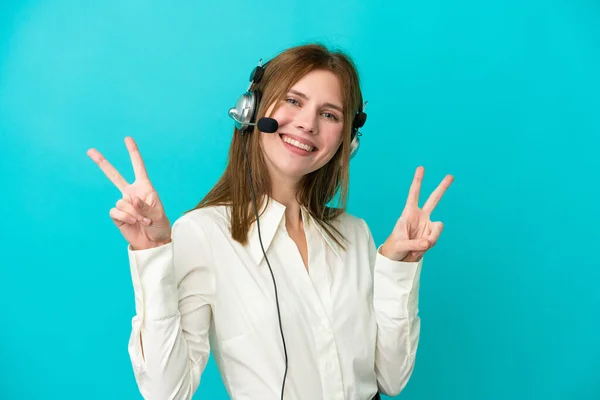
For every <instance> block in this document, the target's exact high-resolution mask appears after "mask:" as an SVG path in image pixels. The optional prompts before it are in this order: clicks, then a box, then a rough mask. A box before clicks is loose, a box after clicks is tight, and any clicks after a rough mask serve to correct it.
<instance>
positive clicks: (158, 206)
mask: <svg viewBox="0 0 600 400" xmlns="http://www.w3.org/2000/svg"><path fill="white" fill-rule="evenodd" d="M125 145H126V146H127V150H128V151H129V155H130V157H131V163H132V165H133V171H134V173H135V182H133V183H132V184H129V183H127V181H126V180H125V179H124V178H123V176H121V174H119V172H118V171H117V170H116V169H115V167H113V166H112V165H111V164H110V163H109V162H108V161H107V160H106V158H104V157H103V156H102V154H100V152H98V151H97V150H96V149H89V150H88V152H87V154H88V156H89V157H90V158H91V159H92V160H94V162H95V163H96V164H98V166H99V167H100V169H101V170H102V171H103V172H104V174H105V175H106V176H107V177H108V179H110V181H111V182H112V183H113V184H114V185H115V186H116V187H117V188H118V189H119V190H120V191H121V194H122V198H121V199H120V200H118V201H117V203H116V204H115V207H113V208H112V209H111V210H110V213H109V214H110V217H111V218H112V220H113V222H114V223H115V225H117V227H118V228H119V230H120V231H121V234H122V235H123V237H124V238H125V240H126V241H127V242H128V243H129V244H130V245H131V247H132V249H133V250H144V249H149V248H152V247H158V246H162V245H164V244H167V243H169V242H170V241H171V224H170V223H169V219H168V218H167V215H166V214H165V210H164V208H163V205H162V203H161V201H160V198H159V197H158V193H156V190H155V189H154V187H153V186H152V183H151V182H150V179H149V178H148V174H147V172H146V168H145V167H144V161H143V160H142V156H141V154H140V152H139V150H138V147H137V145H136V144H135V142H134V140H133V138H131V137H127V138H125Z"/></svg>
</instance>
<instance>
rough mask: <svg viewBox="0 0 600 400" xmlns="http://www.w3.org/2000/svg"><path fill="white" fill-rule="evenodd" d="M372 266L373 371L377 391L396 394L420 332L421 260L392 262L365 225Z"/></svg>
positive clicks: (410, 365) (407, 375)
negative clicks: (374, 349)
mask: <svg viewBox="0 0 600 400" xmlns="http://www.w3.org/2000/svg"><path fill="white" fill-rule="evenodd" d="M365 228H366V230H367V234H368V238H369V239H368V240H369V258H370V262H371V267H372V269H373V308H374V312H375V319H376V321H377V343H376V351H375V372H376V374H377V385H378V387H379V390H380V391H381V392H382V393H383V394H386V395H389V396H396V395H398V394H399V393H400V392H401V391H402V389H403V388H404V387H405V386H406V384H407V382H408V380H409V378H410V376H411V374H412V371H413V369H414V365H415V356H416V352H417V345H418V342H419V334H420V326H421V325H420V318H419V316H418V298H419V282H420V281H419V279H420V273H421V266H422V260H423V259H421V260H420V261H418V262H401V261H394V260H390V259H388V258H386V257H384V256H383V255H382V254H381V252H380V249H381V246H380V247H379V248H376V247H375V243H374V240H373V236H372V234H371V231H370V230H369V228H368V226H366V223H365Z"/></svg>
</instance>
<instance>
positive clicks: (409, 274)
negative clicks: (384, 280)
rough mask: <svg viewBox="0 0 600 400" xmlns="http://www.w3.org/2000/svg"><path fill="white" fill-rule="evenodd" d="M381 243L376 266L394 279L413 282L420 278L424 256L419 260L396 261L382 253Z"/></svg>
mask: <svg viewBox="0 0 600 400" xmlns="http://www.w3.org/2000/svg"><path fill="white" fill-rule="evenodd" d="M382 246H383V245H380V246H379V247H378V248H377V256H376V258H375V266H376V267H377V269H378V270H379V271H382V272H385V273H386V274H391V276H392V277H393V278H394V280H396V281H398V282H400V281H408V282H413V281H415V280H418V279H419V277H420V273H421V264H422V263H423V257H421V259H420V260H419V261H396V260H392V259H389V258H387V257H386V256H384V255H383V254H381V247H382Z"/></svg>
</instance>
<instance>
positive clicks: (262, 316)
mask: <svg viewBox="0 0 600 400" xmlns="http://www.w3.org/2000/svg"><path fill="white" fill-rule="evenodd" d="M362 101H363V100H362V94H361V91H360V85H359V79H358V75H357V73H356V69H355V67H354V65H353V63H352V61H351V60H350V58H349V57H348V56H347V55H345V54H343V53H341V52H331V51H329V50H328V49H327V48H325V47H324V46H321V45H305V46H299V47H294V48H291V49H288V50H286V51H284V52H282V53H281V54H279V55H278V56H277V57H275V58H274V59H273V60H271V61H269V62H268V63H267V64H266V65H265V66H263V65H262V64H259V66H258V67H257V68H255V70H254V71H253V73H252V75H251V90H250V91H249V92H247V93H245V94H244V95H243V96H242V97H241V98H240V100H238V103H237V106H236V108H234V109H232V110H230V116H232V118H234V119H235V120H236V127H235V129H234V135H233V140H232V143H231V147H230V151H229V160H228V161H229V162H228V165H227V167H226V169H225V172H224V173H223V175H222V177H221V178H220V180H219V181H218V182H217V183H216V185H215V186H214V187H213V188H212V190H211V191H210V192H209V193H208V194H207V195H206V197H205V198H204V199H203V200H202V201H201V202H200V203H199V204H198V205H197V206H196V207H195V208H194V209H193V210H190V211H189V212H188V213H186V214H185V215H184V216H183V217H181V218H179V219H178V220H177V221H176V222H175V223H174V225H173V228H172V230H171V225H170V223H169V221H168V219H167V217H166V213H165V211H164V208H163V206H162V203H161V201H160V199H159V196H158V194H157V192H156V190H154V188H153V186H152V184H151V183H150V180H149V178H148V174H147V172H146V169H145V167H144V163H143V161H142V157H141V155H140V152H139V150H138V148H137V145H136V144H135V142H134V141H133V139H132V138H126V144H127V148H128V149H129V152H130V155H131V160H132V164H133V169H134V172H135V175H136V181H135V182H134V183H133V184H128V183H127V182H126V181H125V179H124V178H123V177H122V176H121V175H120V174H119V173H118V172H117V171H116V169H115V168H114V167H112V166H111V165H110V164H109V163H108V161H107V160H106V159H104V157H103V156H102V155H101V154H100V153H99V152H98V151H97V150H95V149H90V151H89V152H88V154H89V155H90V157H91V158H92V159H93V160H94V161H95V162H97V163H98V165H99V166H100V167H101V168H102V170H103V171H104V173H105V174H106V175H107V176H108V177H109V179H111V181H112V182H113V183H114V184H115V185H116V186H117V187H118V188H119V189H120V190H121V192H122V194H123V198H122V199H120V200H119V201H117V204H116V206H115V208H113V209H112V210H111V211H110V215H111V217H112V218H113V220H114V221H115V224H116V225H117V226H118V227H119V229H120V230H121V233H122V234H123V236H124V237H125V239H126V240H127V241H128V242H129V244H130V246H129V260H130V264H131V271H132V279H133V284H134V289H135V298H136V316H135V317H134V318H133V330H132V332H131V339H130V343H129V353H130V356H131V361H132V364H133V368H134V372H135V377H136V380H137V383H138V386H139V389H140V391H141V392H142V394H143V395H144V397H146V398H148V399H164V398H170V399H189V398H191V397H192V395H193V393H194V392H195V391H196V389H197V388H198V385H199V382H200V377H201V375H202V373H203V371H204V369H205V366H206V363H207V360H208V357H209V354H210V353H212V354H213V355H214V357H215V360H216V362H217V364H218V366H219V369H220V371H221V374H222V377H223V382H224V383H225V386H226V388H227V391H228V393H229V395H230V397H231V398H232V399H242V398H244V399H246V398H252V399H259V398H260V399H276V398H278V397H279V398H281V399H283V398H284V397H285V398H286V399H290V400H304V399H311V400H312V399H326V400H329V399H349V400H350V399H352V400H355V399H358V400H370V399H374V398H379V392H382V393H385V394H389V395H395V394H398V393H399V392H400V391H401V390H402V389H403V388H404V386H405V385H406V383H407V381H408V379H409V377H410V376H411V373H412V371H413V367H414V364H415V356H416V350H417V343H418V340H419V333H420V323H419V316H418V312H417V311H418V288H419V276H420V271H421V260H422V255H423V253H424V252H425V251H427V249H429V248H431V247H432V246H433V245H435V243H436V241H437V239H438V238H439V236H440V234H441V231H442V224H441V223H440V222H432V221H431V220H430V215H431V212H432V211H433V209H434V208H435V206H436V205H437V203H438V202H439V200H440V199H441V197H442V196H443V194H444V192H445V190H446V189H447V188H448V186H449V185H450V183H451V182H452V177H451V176H448V177H447V178H445V179H444V181H442V183H441V184H440V186H439V187H438V188H437V189H436V190H435V191H434V192H433V194H432V195H431V196H430V198H429V199H428V200H427V202H426V203H425V206H424V207H423V209H420V208H419V207H418V199H419V192H420V187H421V181H422V178H423V169H422V168H418V169H417V172H416V173H415V178H414V181H413V184H412V186H411V188H410V193H409V197H408V200H407V203H406V208H405V209H404V211H403V213H402V215H401V217H400V219H399V220H398V222H397V223H396V227H395V228H394V230H393V232H392V234H391V235H390V236H389V238H388V240H386V242H385V243H384V245H382V246H380V247H379V249H378V248H377V247H376V246H375V243H374V240H373V236H372V235H371V231H370V230H369V228H368V226H367V225H366V223H365V221H364V220H362V219H360V218H357V217H354V216H352V215H350V214H348V213H347V212H346V209H345V201H346V194H347V190H348V169H349V168H348V167H349V161H350V158H351V156H353V155H354V154H355V153H356V151H357V149H358V136H359V135H358V129H359V128H360V127H362V126H363V124H364V123H365V121H366V114H365V113H364V112H363V107H362ZM255 121H259V122H258V123H256V122H255ZM261 121H263V123H261ZM264 121H267V122H269V123H267V124H265V123H264ZM261 127H262V128H261ZM265 127H267V128H268V129H266V128H265ZM267 131H268V132H267ZM336 195H337V201H338V202H337V204H336V205H334V206H332V205H331V202H332V201H333V200H334V199H336ZM271 262H272V263H271ZM211 345H212V347H211Z"/></svg>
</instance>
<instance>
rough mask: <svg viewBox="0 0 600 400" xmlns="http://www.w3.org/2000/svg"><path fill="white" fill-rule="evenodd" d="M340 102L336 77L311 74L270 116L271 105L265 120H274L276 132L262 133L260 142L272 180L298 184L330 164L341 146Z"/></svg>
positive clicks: (341, 117) (316, 73)
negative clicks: (276, 123)
mask: <svg viewBox="0 0 600 400" xmlns="http://www.w3.org/2000/svg"><path fill="white" fill-rule="evenodd" d="M342 100H343V99H342V91H341V87H340V82H339V79H338V77H337V76H336V75H334V74H333V73H332V72H330V71H326V70H314V71H311V72H309V73H308V74H306V75H305V76H304V77H302V78H301V79H300V80H299V81H298V82H297V83H296V84H295V85H294V86H293V87H292V88H291V89H290V90H289V92H288V93H287V95H286V97H285V100H284V101H283V103H282V104H280V105H279V108H278V109H277V110H276V111H275V113H274V114H273V115H269V114H270V113H271V112H272V110H273V109H274V108H275V105H271V107H270V108H269V110H268V111H267V116H270V117H271V118H274V119H275V120H277V122H278V123H279V128H278V130H277V132H275V133H261V141H262V148H263V151H264V154H265V161H266V163H267V167H268V169H269V173H270V174H271V176H272V177H276V178H278V179H277V180H281V179H284V180H286V181H289V180H293V181H295V182H297V181H299V180H300V178H302V176H304V175H306V174H309V173H311V172H313V171H316V170H317V169H319V168H321V167H322V166H324V165H325V164H327V162H328V161H329V160H331V158H332V157H333V156H334V155H335V153H336V151H337V150H338V148H339V146H340V144H341V142H342V133H343V127H344V113H343V108H342V105H343V101H342ZM273 174H275V176H273Z"/></svg>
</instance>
